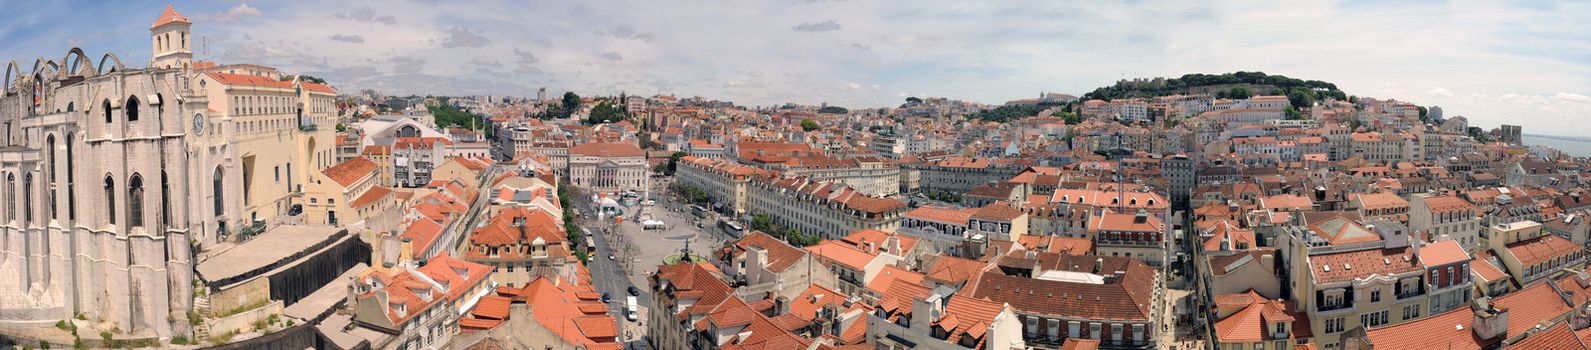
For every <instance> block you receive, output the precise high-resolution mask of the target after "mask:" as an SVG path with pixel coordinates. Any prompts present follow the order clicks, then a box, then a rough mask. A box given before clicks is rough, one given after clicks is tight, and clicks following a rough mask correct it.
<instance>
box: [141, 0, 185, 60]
mask: <svg viewBox="0 0 1591 350" xmlns="http://www.w3.org/2000/svg"><path fill="white" fill-rule="evenodd" d="M192 26H193V22H190V21H188V17H187V16H183V15H182V14H181V13H178V12H177V10H176V9H174V8H171V5H166V10H165V11H163V12H161V13H160V17H159V18H155V24H153V25H150V26H149V34H150V45H153V46H152V47H153V50H151V51H150V52H151V53H153V57H152V58H151V60H150V66H152V67H155V68H162V69H169V68H187V67H188V66H189V65H191V64H192V62H193V49H191V48H190V47H191V45H190V44H189V42H190V41H191V39H192V37H191V35H190V34H189V33H188V28H189V27H192Z"/></svg>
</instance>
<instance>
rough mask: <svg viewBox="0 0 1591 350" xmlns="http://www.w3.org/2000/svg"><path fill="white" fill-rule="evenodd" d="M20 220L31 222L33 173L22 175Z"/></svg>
mask: <svg viewBox="0 0 1591 350" xmlns="http://www.w3.org/2000/svg"><path fill="white" fill-rule="evenodd" d="M22 221H23V222H29V223H31V222H33V173H26V174H23V175H22Z"/></svg>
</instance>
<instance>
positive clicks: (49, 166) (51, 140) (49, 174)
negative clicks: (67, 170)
mask: <svg viewBox="0 0 1591 350" xmlns="http://www.w3.org/2000/svg"><path fill="white" fill-rule="evenodd" d="M44 144H45V146H46V147H48V148H49V151H47V154H48V155H49V156H48V158H47V159H48V160H49V161H48V162H47V163H45V164H44V181H47V182H48V183H49V184H50V186H49V189H48V190H49V192H50V205H49V206H46V207H44V210H49V211H50V215H49V216H50V220H56V219H60V218H58V217H56V214H55V212H57V211H58V210H56V208H55V183H56V181H58V180H57V179H56V175H55V135H50V136H47V137H45V138H44Z"/></svg>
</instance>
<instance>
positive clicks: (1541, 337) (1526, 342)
mask: <svg viewBox="0 0 1591 350" xmlns="http://www.w3.org/2000/svg"><path fill="white" fill-rule="evenodd" d="M1509 347H1510V348H1519V349H1552V350H1571V349H1572V350H1584V349H1587V348H1588V347H1587V346H1586V344H1585V343H1583V342H1581V340H1580V338H1579V337H1578V336H1576V335H1575V332H1574V331H1571V330H1569V324H1568V323H1565V322H1558V323H1557V324H1555V325H1553V326H1552V327H1548V328H1547V329H1546V330H1544V331H1540V332H1536V333H1535V334H1531V335H1530V337H1527V338H1525V339H1523V340H1520V341H1519V342H1517V343H1513V344H1512V345H1510V346H1509Z"/></svg>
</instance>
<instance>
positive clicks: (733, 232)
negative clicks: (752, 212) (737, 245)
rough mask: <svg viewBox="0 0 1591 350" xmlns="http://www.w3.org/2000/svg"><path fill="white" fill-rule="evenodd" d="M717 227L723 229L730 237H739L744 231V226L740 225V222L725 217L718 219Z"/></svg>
mask: <svg viewBox="0 0 1591 350" xmlns="http://www.w3.org/2000/svg"><path fill="white" fill-rule="evenodd" d="M718 228H719V229H721V230H724V233H728V234H729V236H730V237H734V238H740V236H741V235H742V234H744V233H745V231H746V228H745V227H744V226H741V225H740V223H738V222H734V221H730V220H727V219H725V220H718Z"/></svg>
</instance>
